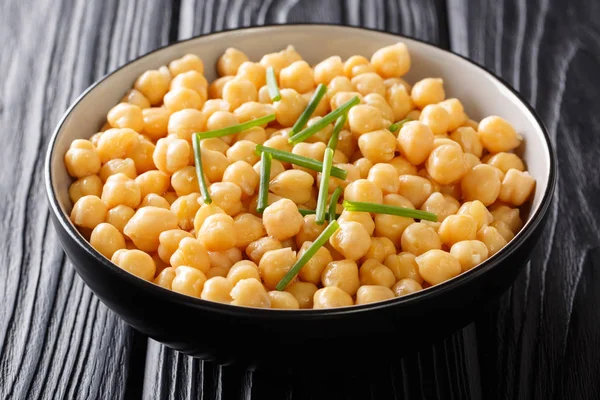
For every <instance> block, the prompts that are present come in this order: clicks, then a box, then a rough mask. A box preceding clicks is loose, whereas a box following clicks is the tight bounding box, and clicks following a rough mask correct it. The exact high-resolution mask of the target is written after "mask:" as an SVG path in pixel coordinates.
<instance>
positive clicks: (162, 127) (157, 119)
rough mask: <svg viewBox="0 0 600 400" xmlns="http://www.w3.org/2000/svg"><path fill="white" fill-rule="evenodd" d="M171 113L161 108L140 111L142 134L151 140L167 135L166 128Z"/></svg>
mask: <svg viewBox="0 0 600 400" xmlns="http://www.w3.org/2000/svg"><path fill="white" fill-rule="evenodd" d="M170 115H171V113H170V112H169V110H167V109H166V108H163V107H152V108H144V109H142V118H143V120H144V127H143V129H142V131H143V133H144V134H145V135H147V136H148V137H149V138H150V139H152V140H158V139H160V138H162V137H165V136H166V135H167V126H168V123H169V117H170Z"/></svg>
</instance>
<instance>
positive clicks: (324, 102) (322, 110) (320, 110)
mask: <svg viewBox="0 0 600 400" xmlns="http://www.w3.org/2000/svg"><path fill="white" fill-rule="evenodd" d="M314 94H315V91H314V90H310V91H308V92H306V93H303V94H302V95H301V96H302V97H304V100H306V102H307V104H308V102H310V100H311V99H312V97H313V95H314ZM329 99H330V98H329V94H328V93H325V95H324V96H323V97H322V98H321V100H320V101H319V103H318V104H317V108H315V111H313V113H312V114H311V115H310V116H311V117H322V116H324V115H325V114H327V113H329V111H331V110H330V106H329Z"/></svg>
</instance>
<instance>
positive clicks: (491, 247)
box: [477, 226, 507, 257]
mask: <svg viewBox="0 0 600 400" xmlns="http://www.w3.org/2000/svg"><path fill="white" fill-rule="evenodd" d="M477 240H479V241H480V242H483V243H484V244H485V246H486V247H487V249H488V252H489V256H490V257H491V256H493V255H494V254H496V253H497V252H498V251H499V250H500V249H502V248H503V247H504V246H506V244H507V242H506V239H504V237H503V236H502V235H501V234H500V232H498V230H497V229H496V228H494V227H493V226H484V227H483V228H481V229H480V230H479V231H477Z"/></svg>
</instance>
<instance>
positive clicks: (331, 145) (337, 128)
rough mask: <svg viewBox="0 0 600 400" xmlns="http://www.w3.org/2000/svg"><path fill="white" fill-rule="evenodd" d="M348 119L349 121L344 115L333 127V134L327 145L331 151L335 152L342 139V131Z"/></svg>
mask: <svg viewBox="0 0 600 400" xmlns="http://www.w3.org/2000/svg"><path fill="white" fill-rule="evenodd" d="M347 119H348V115H347V114H342V115H341V116H340V117H339V118H338V119H337V120H336V121H335V125H334V126H333V133H332V134H331V137H330V138H329V142H328V143H327V147H329V148H330V149H333V150H335V149H336V148H337V144H338V140H339V138H340V131H341V130H342V128H343V127H344V125H346V120H347Z"/></svg>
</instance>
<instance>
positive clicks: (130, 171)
mask: <svg viewBox="0 0 600 400" xmlns="http://www.w3.org/2000/svg"><path fill="white" fill-rule="evenodd" d="M119 173H121V174H124V175H125V176H127V177H128V178H129V179H135V178H136V177H137V171H136V169H135V163H134V162H133V160H132V159H131V158H126V159H121V158H115V159H113V160H110V161H108V162H106V163H105V164H104V165H103V166H102V168H100V171H99V172H98V176H99V177H100V179H101V180H102V182H106V180H107V179H108V177H109V176H111V175H115V174H119Z"/></svg>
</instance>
